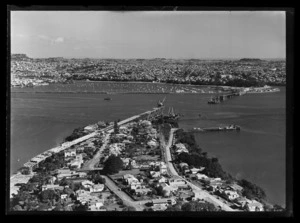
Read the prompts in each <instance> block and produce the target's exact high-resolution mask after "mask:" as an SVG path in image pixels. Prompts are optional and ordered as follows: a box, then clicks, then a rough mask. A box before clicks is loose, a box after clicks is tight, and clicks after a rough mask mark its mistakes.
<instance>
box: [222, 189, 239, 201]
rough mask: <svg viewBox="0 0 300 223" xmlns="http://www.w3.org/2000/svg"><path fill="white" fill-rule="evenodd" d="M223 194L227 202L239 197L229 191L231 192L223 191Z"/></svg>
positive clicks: (234, 192)
mask: <svg viewBox="0 0 300 223" xmlns="http://www.w3.org/2000/svg"><path fill="white" fill-rule="evenodd" d="M223 194H224V195H225V197H226V198H227V199H229V200H234V199H236V198H238V197H239V196H240V195H239V194H238V193H237V192H236V191H231V190H224V191H223Z"/></svg>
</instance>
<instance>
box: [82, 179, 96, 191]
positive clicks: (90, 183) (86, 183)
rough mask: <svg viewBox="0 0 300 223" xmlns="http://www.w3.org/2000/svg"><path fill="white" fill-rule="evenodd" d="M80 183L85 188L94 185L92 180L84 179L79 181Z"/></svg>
mask: <svg viewBox="0 0 300 223" xmlns="http://www.w3.org/2000/svg"><path fill="white" fill-rule="evenodd" d="M81 185H82V186H83V187H84V188H86V189H90V188H91V187H93V186H94V183H93V182H92V181H89V180H85V181H83V182H81Z"/></svg>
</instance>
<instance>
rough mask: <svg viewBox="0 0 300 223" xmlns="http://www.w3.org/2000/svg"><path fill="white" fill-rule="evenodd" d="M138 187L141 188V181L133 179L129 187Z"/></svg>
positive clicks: (133, 188)
mask: <svg viewBox="0 0 300 223" xmlns="http://www.w3.org/2000/svg"><path fill="white" fill-rule="evenodd" d="M138 188H142V183H141V182H136V181H134V182H132V183H131V184H130V189H132V190H135V189H138Z"/></svg>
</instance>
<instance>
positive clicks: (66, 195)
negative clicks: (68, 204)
mask: <svg viewBox="0 0 300 223" xmlns="http://www.w3.org/2000/svg"><path fill="white" fill-rule="evenodd" d="M67 197H68V194H61V195H60V199H61V200H64V199H67Z"/></svg>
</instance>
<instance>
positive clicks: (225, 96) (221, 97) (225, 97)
mask: <svg viewBox="0 0 300 223" xmlns="http://www.w3.org/2000/svg"><path fill="white" fill-rule="evenodd" d="M244 94H246V91H238V92H232V93H230V94H223V95H218V96H215V97H212V98H211V99H210V100H209V101H208V102H207V103H208V104H219V103H221V102H223V101H226V100H228V99H230V98H233V97H236V96H241V95H244Z"/></svg>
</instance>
